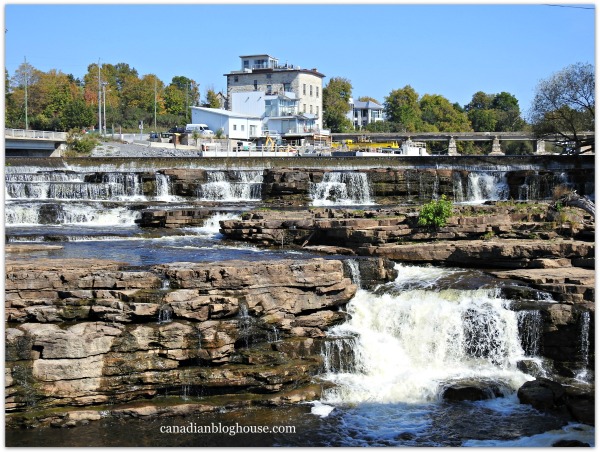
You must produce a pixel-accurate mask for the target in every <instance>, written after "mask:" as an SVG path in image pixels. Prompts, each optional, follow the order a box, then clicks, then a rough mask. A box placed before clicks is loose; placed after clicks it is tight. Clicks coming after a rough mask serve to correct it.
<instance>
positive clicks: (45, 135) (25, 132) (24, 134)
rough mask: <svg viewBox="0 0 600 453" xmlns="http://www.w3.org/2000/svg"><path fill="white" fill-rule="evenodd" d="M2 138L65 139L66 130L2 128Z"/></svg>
mask: <svg viewBox="0 0 600 453" xmlns="http://www.w3.org/2000/svg"><path fill="white" fill-rule="evenodd" d="M4 138H39V139H44V140H57V141H66V140H67V133H66V132H54V131H33V130H30V129H4Z"/></svg>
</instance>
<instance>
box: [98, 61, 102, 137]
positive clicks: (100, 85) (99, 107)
mask: <svg viewBox="0 0 600 453" xmlns="http://www.w3.org/2000/svg"><path fill="white" fill-rule="evenodd" d="M101 91H102V80H101V79H100V58H98V134H100V131H101V130H102V93H101Z"/></svg>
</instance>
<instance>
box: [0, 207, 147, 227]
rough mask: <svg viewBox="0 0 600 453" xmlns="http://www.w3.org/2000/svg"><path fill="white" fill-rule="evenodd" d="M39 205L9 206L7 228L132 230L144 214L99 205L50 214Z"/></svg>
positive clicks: (56, 211)
mask: <svg viewBox="0 0 600 453" xmlns="http://www.w3.org/2000/svg"><path fill="white" fill-rule="evenodd" d="M44 209H45V207H44V205H42V204H39V203H22V204H15V203H7V204H6V205H5V207H4V219H5V225H6V226H36V225H42V224H44V225H90V226H132V225H135V220H136V219H137V218H139V216H140V213H139V212H137V211H131V210H129V209H127V208H126V207H122V206H120V207H110V208H107V207H106V206H103V205H102V204H99V203H61V204H60V205H57V206H55V207H52V209H49V211H50V212H49V213H48V212H46V213H43V211H44Z"/></svg>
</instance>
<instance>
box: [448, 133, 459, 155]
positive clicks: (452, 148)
mask: <svg viewBox="0 0 600 453" xmlns="http://www.w3.org/2000/svg"><path fill="white" fill-rule="evenodd" d="M448 155H449V156H458V150H457V149H456V140H455V139H454V137H450V141H449V142H448Z"/></svg>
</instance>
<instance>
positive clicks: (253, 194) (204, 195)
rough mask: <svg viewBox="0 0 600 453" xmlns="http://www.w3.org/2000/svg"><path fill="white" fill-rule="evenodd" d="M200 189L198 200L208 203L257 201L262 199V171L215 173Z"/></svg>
mask: <svg viewBox="0 0 600 453" xmlns="http://www.w3.org/2000/svg"><path fill="white" fill-rule="evenodd" d="M207 179H208V181H207V182H206V183H205V184H202V185H201V186H200V187H199V189H198V198H200V199H201V200H208V201H229V202H235V201H256V200H260V199H261V193H262V182H263V171H262V170H229V171H213V172H209V173H208V174H207Z"/></svg>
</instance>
